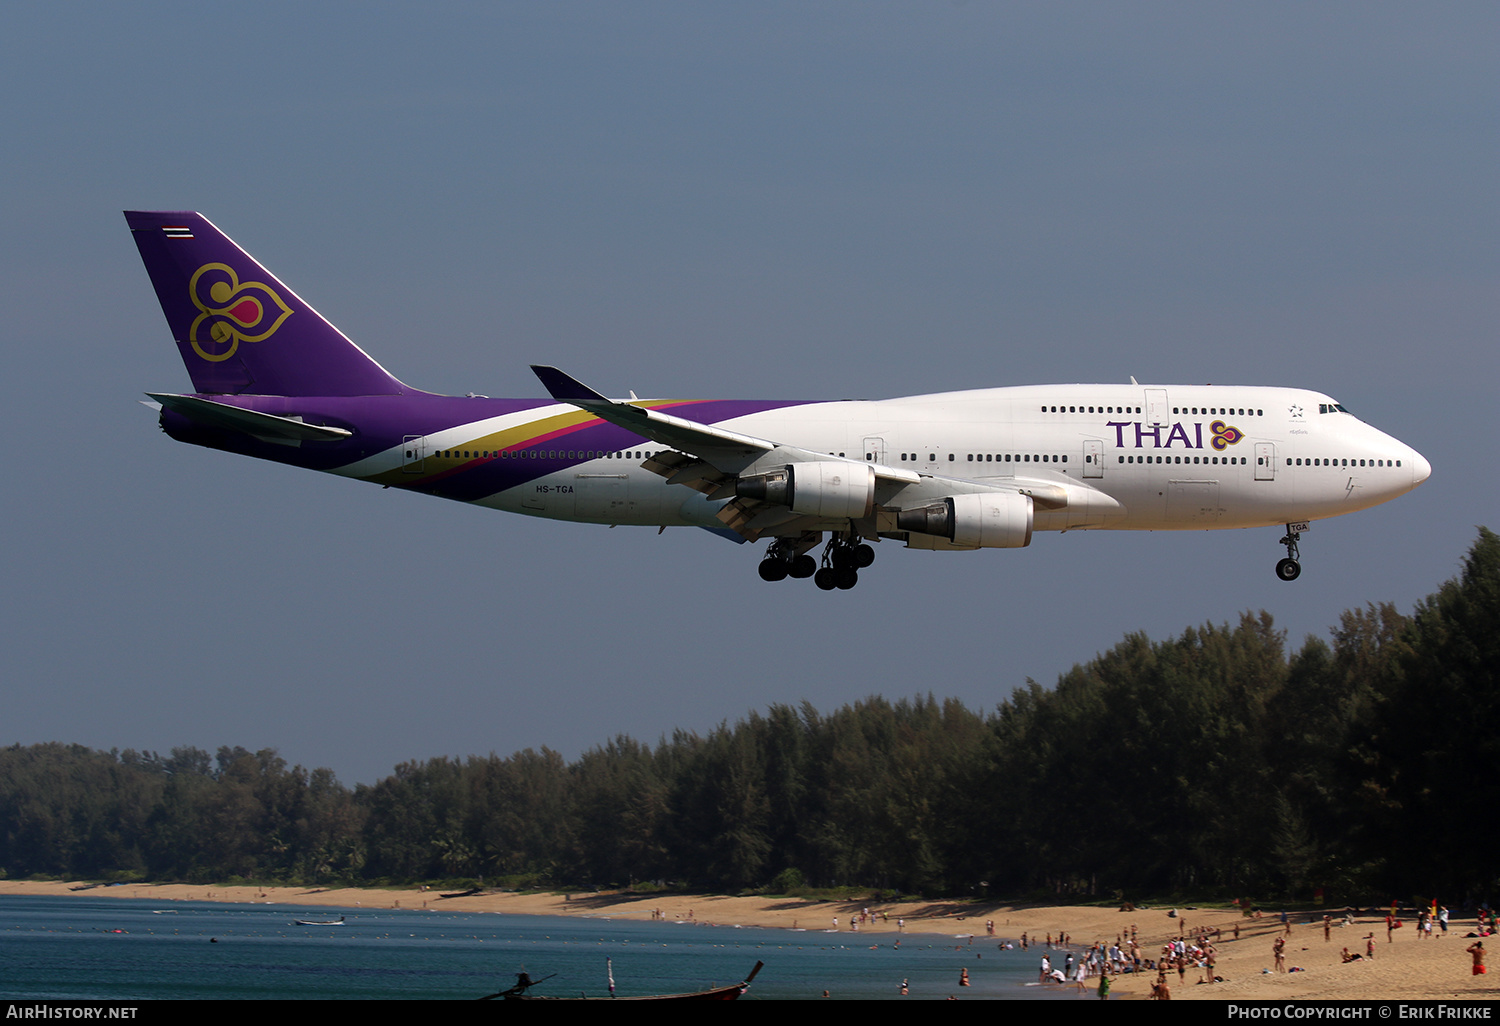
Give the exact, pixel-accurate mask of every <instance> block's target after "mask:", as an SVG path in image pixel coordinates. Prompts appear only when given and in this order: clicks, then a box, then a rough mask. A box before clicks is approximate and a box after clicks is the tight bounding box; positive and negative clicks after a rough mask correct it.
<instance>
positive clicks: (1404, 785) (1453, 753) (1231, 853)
mask: <svg viewBox="0 0 1500 1026" xmlns="http://www.w3.org/2000/svg"><path fill="white" fill-rule="evenodd" d="M1497 623H1500V538H1497V537H1496V536H1495V535H1494V534H1492V533H1491V532H1490V531H1488V530H1486V529H1481V530H1480V533H1479V538H1478V540H1477V541H1476V542H1475V544H1474V546H1473V548H1472V549H1471V550H1470V552H1469V554H1468V557H1467V559H1466V561H1465V565H1464V569H1463V571H1462V573H1461V574H1460V576H1459V577H1457V578H1456V579H1454V580H1452V581H1449V582H1448V583H1447V584H1445V585H1444V586H1443V588H1442V589H1441V590H1440V591H1439V592H1437V593H1436V594H1434V595H1432V596H1430V597H1429V598H1427V599H1426V600H1425V601H1424V602H1422V603H1421V604H1419V605H1418V607H1417V608H1416V609H1415V610H1414V611H1413V612H1412V613H1411V614H1410V615H1404V614H1402V613H1399V612H1397V611H1396V610H1395V609H1394V608H1393V607H1392V606H1390V605H1388V604H1381V605H1371V606H1368V607H1366V608H1364V609H1357V610H1350V611H1347V612H1345V613H1344V614H1343V615H1342V617H1341V618H1340V620H1339V624H1338V626H1337V627H1336V628H1335V629H1334V630H1333V631H1332V633H1331V636H1330V637H1329V638H1327V639H1323V638H1317V637H1309V638H1307V639H1306V640H1305V641H1304V642H1303V644H1302V645H1301V647H1300V648H1297V649H1295V650H1293V651H1290V652H1289V651H1288V647H1287V644H1286V638H1285V635H1284V633H1283V632H1281V631H1278V630H1277V629H1276V628H1275V627H1274V625H1273V623H1272V620H1271V617H1270V616H1269V615H1268V614H1265V613H1260V614H1258V615H1252V614H1245V615H1244V616H1242V617H1241V618H1240V620H1239V622H1238V623H1237V624H1233V625H1229V624H1222V625H1214V624H1208V625H1204V626H1202V627H1194V628H1190V629H1188V630H1186V631H1184V632H1183V633H1182V634H1181V635H1180V636H1178V637H1176V638H1172V639H1169V640H1166V641H1152V640H1151V639H1149V638H1147V637H1146V636H1145V635H1143V634H1132V635H1129V636H1127V637H1126V638H1124V639H1123V640H1122V641H1121V642H1120V643H1119V644H1118V645H1116V646H1115V647H1114V648H1112V649H1110V650H1109V651H1108V652H1106V653H1104V654H1103V655H1100V656H1099V657H1097V658H1096V659H1094V660H1092V661H1091V662H1089V663H1086V664H1083V665H1079V666H1075V667H1074V668H1073V669H1072V670H1071V671H1069V672H1068V673H1066V674H1064V675H1063V676H1062V677H1061V678H1060V679H1059V680H1058V682H1057V684H1056V686H1055V687H1052V688H1044V687H1041V686H1039V685H1038V684H1036V683H1034V682H1028V685H1027V686H1026V687H1024V688H1022V689H1019V690H1017V691H1016V692H1014V693H1013V694H1012V695H1011V697H1010V698H1009V699H1008V700H1006V701H1005V702H1003V703H1001V704H1000V705H999V706H998V707H997V708H996V709H995V710H993V711H991V712H988V713H984V714H981V713H979V712H975V711H972V710H970V709H968V708H966V707H965V706H964V705H962V704H961V703H960V702H958V701H956V700H951V699H950V700H944V701H939V700H937V699H935V698H933V697H931V696H927V697H916V698H912V699H906V700H900V701H896V702H891V701H887V700H886V699H883V698H870V699H867V700H865V701H862V702H857V703H855V704H853V705H849V706H845V707H844V708H842V709H839V710H836V711H834V712H831V713H821V712H819V711H818V710H817V709H815V708H814V707H813V706H811V705H810V704H807V703H804V704H803V705H801V706H800V707H793V706H788V705H773V706H771V707H770V708H769V709H767V710H766V711H765V712H764V713H759V712H752V713H750V714H749V715H748V717H746V718H745V719H743V720H740V721H739V722H736V723H734V724H732V725H731V724H728V723H726V724H723V725H721V726H719V727H718V728H716V729H715V730H712V731H710V732H708V733H707V735H699V734H696V733H689V732H685V731H677V732H675V733H674V734H672V735H671V736H670V737H663V738H662V739H661V740H660V741H658V742H657V743H656V744H655V745H650V744H644V743H642V742H639V741H637V740H634V739H632V738H629V737H626V736H620V737H616V738H615V739H613V740H611V741H608V742H607V743H605V744H603V745H601V746H598V747H595V748H592V749H590V750H589V751H587V752H585V753H584V754H583V755H582V756H580V757H579V758H578V759H577V760H575V761H572V762H569V761H567V760H565V759H563V758H562V757H561V756H560V755H558V754H557V753H556V752H553V751H550V750H548V749H546V748H543V749H542V750H541V751H534V750H531V749H527V750H525V751H521V752H517V753H515V754H512V755H509V756H506V757H500V756H497V755H493V754H492V755H490V756H488V757H482V758H481V757H469V758H467V759H454V758H448V757H440V758H435V759H429V760H427V761H423V762H406V763H402V764H400V765H398V766H397V767H396V768H395V771H394V772H393V773H392V774H391V775H390V776H388V777H386V778H384V779H383V780H380V781H379V782H378V783H375V784H374V785H370V786H366V785H358V786H356V787H354V788H353V789H352V790H351V789H349V788H348V787H345V786H344V785H343V784H341V783H339V781H338V780H337V779H336V778H335V776H334V774H333V773H332V772H331V771H329V770H326V769H317V770H312V771H308V770H306V769H304V768H303V767H301V766H294V767H290V768H289V767H288V766H287V764H286V761H285V760H284V759H282V758H281V757H280V756H278V755H277V754H276V752H275V751H273V750H264V751H259V752H249V751H246V750H245V749H243V748H230V747H224V748H220V749H219V750H218V752H217V754H216V755H214V756H210V755H209V754H208V753H207V752H204V751H202V750H199V749H196V748H176V749H173V750H172V752H171V754H170V755H168V756H161V755H158V754H156V753H154V752H136V751H131V750H127V751H123V752H121V751H111V752H101V751H95V750H91V749H88V748H85V747H83V746H79V745H63V744H40V745H31V746H21V745H15V746H12V747H9V748H4V749H0V872H4V873H5V874H6V875H9V876H13V877H18V876H30V875H46V876H56V877H65V878H87V879H111V878H112V879H134V880H189V881H196V882H206V881H226V880H233V879H243V880H257V881H263V882H292V883H299V884H329V883H335V882H342V883H356V884H357V883H376V882H411V881H433V880H448V881H464V880H472V881H477V880H481V879H482V880H485V881H487V882H489V883H492V884H506V885H510V886H553V887H572V888H580V887H588V886H600V887H607V886H640V885H643V884H648V883H649V884H653V885H662V884H665V885H669V886H684V887H692V888H704V889H713V890H729V891H739V890H746V889H771V890H775V891H778V892H784V891H787V890H794V889H796V888H798V887H800V886H815V887H838V886H847V887H864V888H873V889H883V890H889V891H895V892H901V893H908V894H928V895H937V894H957V893H962V894H975V893H986V892H987V893H990V894H1006V895H1016V894H1041V893H1046V894H1048V895H1052V896H1068V895H1078V896H1082V895H1095V896H1100V895H1102V896H1109V895H1111V894H1119V895H1123V896H1130V895H1143V894H1156V895H1160V894H1166V893H1185V894H1218V893H1222V894H1224V895H1226V896H1240V895H1257V896H1276V897H1283V896H1285V897H1297V898H1307V897H1311V896H1313V894H1314V893H1316V892H1319V891H1322V892H1323V893H1324V894H1325V895H1326V896H1327V897H1328V899H1329V900H1330V901H1337V902H1344V901H1350V900H1358V899H1359V898H1361V897H1366V896H1368V897H1372V898H1373V897H1379V898H1381V899H1383V900H1384V899H1389V898H1390V897H1392V896H1401V897H1406V896H1410V895H1417V894H1421V895H1432V894H1440V895H1443V896H1444V897H1445V899H1446V900H1447V901H1448V902H1449V903H1450V904H1451V903H1454V902H1457V901H1462V900H1464V899H1466V898H1469V899H1476V900H1477V899H1481V898H1489V897H1491V896H1492V895H1493V890H1494V888H1495V886H1496V884H1497V883H1500V879H1497V877H1500V870H1497V869H1496V867H1495V865H1494V862H1493V860H1492V859H1489V858H1487V854H1488V849H1489V847H1490V842H1491V840H1492V839H1493V837H1494V828H1493V827H1492V826H1491V824H1490V822H1489V819H1490V816H1491V815H1492V810H1493V809H1494V808H1495V807H1496V801H1495V799H1496V797H1497V784H1496V780H1495V776H1494V773H1493V768H1494V766H1495V756H1496V754H1497V753H1496V748H1497V742H1496V741H1495V738H1494V729H1495V724H1496V722H1497V719H1496V713H1497V712H1500V708H1497V696H1500V691H1497V688H1496V681H1495V667H1496V666H1497V665H1500V651H1497V645H1500V640H1497V639H1500V633H1497V631H1496V630H1495V625H1496V624H1497Z"/></svg>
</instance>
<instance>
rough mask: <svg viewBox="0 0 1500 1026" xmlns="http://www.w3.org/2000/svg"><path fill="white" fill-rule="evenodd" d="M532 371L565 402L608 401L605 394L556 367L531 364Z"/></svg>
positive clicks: (545, 386) (558, 398)
mask: <svg viewBox="0 0 1500 1026" xmlns="http://www.w3.org/2000/svg"><path fill="white" fill-rule="evenodd" d="M531 371H532V373H533V374H535V375H536V376H537V377H538V378H540V379H541V381H542V386H543V387H544V388H546V389H547V391H548V392H550V393H551V394H552V398H554V399H556V400H557V401H558V402H564V403H578V402H584V403H607V402H609V400H608V399H606V398H605V397H604V396H602V395H600V394H599V393H598V392H595V391H594V390H593V389H592V388H590V387H589V386H587V385H585V384H584V383H583V382H581V381H579V380H578V379H577V378H574V377H572V376H570V375H568V374H564V373H563V372H562V371H560V370H558V369H557V368H556V367H542V366H538V365H537V364H532V365H531Z"/></svg>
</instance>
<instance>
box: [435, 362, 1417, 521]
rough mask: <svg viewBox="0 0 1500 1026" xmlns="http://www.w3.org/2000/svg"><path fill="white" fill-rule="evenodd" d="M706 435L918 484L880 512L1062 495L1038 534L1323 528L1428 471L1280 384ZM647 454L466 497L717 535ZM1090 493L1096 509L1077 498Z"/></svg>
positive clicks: (822, 420)
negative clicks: (969, 494) (874, 468)
mask: <svg viewBox="0 0 1500 1026" xmlns="http://www.w3.org/2000/svg"><path fill="white" fill-rule="evenodd" d="M567 409H568V407H567V406H566V405H562V404H560V405H558V406H556V407H544V408H541V409H537V410H533V411H530V412H529V414H528V416H529V417H531V418H535V419H537V420H541V419H543V418H546V417H548V416H555V415H556V414H557V413H558V412H559V411H565V410H567ZM715 426H716V427H719V428H724V429H728V430H732V431H736V432H743V433H745V434H748V435H755V436H759V437H764V438H772V439H776V440H778V441H780V442H783V443H786V444H792V445H797V446H800V447H802V448H804V449H809V450H814V451H817V452H825V453H828V454H830V455H832V456H835V457H841V458H845V459H851V460H861V461H864V462H868V463H871V464H875V465H880V466H885V467H891V468H896V469H897V470H900V471H910V472H913V473H914V474H915V475H916V476H917V477H918V478H919V479H920V480H919V481H918V482H917V483H914V484H911V485H908V486H907V487H905V488H903V489H901V490H900V493H899V495H897V496H896V497H895V499H894V502H893V504H895V505H901V506H911V505H916V504H918V503H920V502H922V501H924V500H926V499H929V498H932V497H935V496H939V495H944V494H952V493H953V492H954V491H955V490H959V491H961V490H963V483H964V482H969V483H972V484H975V485H980V486H992V485H1006V484H1009V483H1011V482H1014V481H1020V482H1036V483H1041V484H1046V483H1047V482H1055V483H1056V484H1057V485H1059V486H1061V487H1063V488H1064V489H1068V488H1071V489H1073V491H1072V492H1071V494H1072V495H1073V496H1075V498H1074V499H1073V501H1069V502H1067V503H1066V504H1064V505H1063V506H1062V508H1044V506H1043V505H1042V504H1039V505H1038V508H1037V510H1036V514H1035V528H1036V529H1037V530H1044V531H1047V530H1054V531H1055V530H1069V529H1111V530H1205V529H1215V528H1232V527H1260V526H1268V525H1276V524H1286V523H1292V522H1297V521H1307V520H1314V519H1322V518H1327V517H1332V516H1337V515H1339V514H1342V513H1350V512H1354V511H1355V510H1360V509H1365V508H1367V507H1370V506H1373V505H1376V504H1378V503H1381V502H1385V501H1387V500H1389V499H1392V498H1395V497H1396V496H1398V495H1401V494H1404V493H1405V492H1408V491H1410V490H1411V489H1413V488H1415V487H1416V486H1417V485H1418V484H1420V483H1421V482H1422V481H1424V480H1425V479H1426V478H1427V476H1428V474H1429V473H1430V472H1431V468H1430V466H1429V464H1428V463H1427V461H1426V460H1425V459H1424V458H1423V457H1422V456H1421V455H1420V454H1419V453H1417V452H1416V450H1414V449H1412V448H1411V447H1410V446H1408V445H1406V444H1405V443H1403V442H1401V441H1399V440H1398V439H1395V438H1392V437H1391V436H1390V435H1387V434H1385V433H1383V432H1381V431H1379V430H1377V429H1375V428H1373V427H1371V426H1369V425H1368V424H1365V423H1363V422H1362V421H1360V420H1358V419H1357V418H1356V417H1354V416H1353V415H1351V414H1349V413H1346V412H1343V411H1342V410H1341V409H1340V408H1339V407H1338V405H1337V404H1336V403H1335V401H1334V400H1333V399H1332V398H1330V397H1329V396H1326V395H1323V394H1320V393H1317V392H1311V391H1306V390H1303V389H1293V388H1267V387H1261V386H1223V385H1218V386H1210V385H1196V386H1194V385H1173V386H1143V385H1133V384H1132V385H1097V384H1094V385H1088V384H1079V385H1028V386H1019V387H1010V388H991V389H979V390H974V391H966V392H945V393H937V394H933V395H921V396H909V397H905V398H900V399H887V400H878V401H845V402H829V403H810V404H805V405H795V406H790V407H785V408H782V409H776V410H771V411H767V412H763V413H755V414H751V415H748V416H743V417H738V418H735V419H732V420H726V421H722V422H718V423H717V424H715ZM456 430H459V431H461V430H462V429H456ZM659 448H660V446H658V445H657V444H656V443H653V442H649V441H642V442H641V443H640V444H639V445H637V446H631V447H626V448H624V449H620V450H617V451H611V452H607V453H600V454H599V455H598V457H597V458H593V459H588V460H586V461H584V462H581V463H578V464H576V465H573V466H570V467H568V468H567V469H566V470H564V471H559V472H557V473H553V474H548V475H546V476H545V477H543V478H539V479H537V480H534V481H530V482H528V483H527V484H526V485H524V486H522V487H516V488H510V489H507V490H505V491H502V492H498V493H496V494H493V495H490V496H488V497H485V498H483V499H480V500H477V501H479V502H480V503H481V504H483V505H486V506H491V507H494V508H498V509H505V510H509V511H512V512H517V513H527V514H531V515H536V516H545V517H552V518H556V519H563V520H579V521H586V522H596V523H612V524H614V523H619V524H649V525H663V526H678V525H700V526H716V521H715V520H714V514H715V513H716V512H717V511H718V509H719V507H720V506H721V505H722V501H719V502H714V501H710V500H708V499H706V498H705V497H704V496H703V495H700V494H699V493H697V492H694V491H691V490H689V489H687V488H684V487H682V486H680V485H674V484H670V483H668V482H667V481H666V480H664V479H663V478H662V477H660V476H657V475H656V474H654V473H651V472H649V471H647V470H644V469H642V468H641V466H640V462H641V459H642V458H644V457H645V456H646V455H648V454H649V453H650V452H651V451H655V450H656V449H659ZM570 455H571V454H570ZM579 455H580V456H582V455H584V454H582V453H580V454H579ZM1089 493H1094V494H1095V498H1096V499H1098V496H1100V495H1102V496H1106V497H1107V499H1098V501H1094V502H1090V501H1088V498H1087V496H1088V495H1089ZM1079 495H1083V496H1084V498H1083V499H1082V500H1080V499H1078V498H1076V497H1077V496H1079ZM1109 500H1113V501H1112V502H1110V501H1109Z"/></svg>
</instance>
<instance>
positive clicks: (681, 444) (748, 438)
mask: <svg viewBox="0 0 1500 1026" xmlns="http://www.w3.org/2000/svg"><path fill="white" fill-rule="evenodd" d="M531 369H532V371H533V372H535V374H536V376H537V377H538V378H540V379H541V382H542V384H543V385H545V386H546V388H547V391H548V392H550V393H551V394H552V398H554V399H556V400H557V401H559V402H564V403H572V404H573V405H574V406H577V407H579V408H580V409H584V410H587V411H588V412H590V413H592V414H593V415H594V416H596V417H598V418H599V419H600V420H607V421H609V422H610V423H611V424H615V425H618V426H619V427H623V428H627V429H629V430H631V431H634V432H636V433H637V434H639V435H642V436H644V437H646V438H649V439H651V440H652V441H653V442H660V443H661V444H662V445H669V446H671V447H672V448H673V449H677V450H680V451H681V452H684V453H688V454H689V455H692V456H696V457H698V458H699V459H700V460H704V461H706V462H707V463H709V464H711V465H712V466H713V468H714V469H715V470H717V471H719V472H720V473H721V474H724V475H726V476H730V475H734V474H738V473H739V472H740V471H742V470H744V469H745V468H747V467H749V466H751V465H752V464H754V463H756V462H758V461H760V460H762V459H764V458H766V457H768V456H774V458H775V459H776V460H778V461H782V462H786V463H805V462H813V461H816V462H820V463H823V462H828V461H829V460H835V461H842V462H847V463H851V464H856V465H858V466H862V467H864V466H872V465H871V464H868V463H865V462H864V461H863V460H850V459H847V458H842V457H838V456H830V455H828V454H827V453H823V452H813V451H812V450H811V449H803V448H799V447H798V446H794V445H784V444H782V443H779V442H774V441H771V440H770V439H766V438H756V437H755V436H753V435H746V434H741V433H740V432H738V431H728V430H726V429H724V428H720V427H715V426H713V425H712V424H703V423H700V422H699V421H695V420H687V419H686V418H683V417H674V416H672V415H671V414H669V413H662V412H661V411H660V410H653V409H649V408H647V407H644V406H637V405H635V404H634V403H625V402H618V401H616V400H613V399H608V398H605V397H604V396H603V395H601V394H599V393H598V392H596V391H594V390H593V389H592V388H589V387H588V386H587V385H585V384H583V383H582V382H581V381H579V380H577V379H576V378H574V377H572V376H570V375H568V374H566V373H564V372H563V371H560V370H558V369H557V368H556V367H541V366H536V365H533V366H532V368H531ZM873 469H874V471H875V476H876V477H877V478H880V479H884V480H887V481H892V482H899V483H902V484H915V483H916V482H917V481H918V480H919V478H918V476H917V474H915V473H914V472H912V471H910V470H903V469H901V468H899V467H887V466H883V465H880V464H874V465H873ZM675 483H686V482H684V481H678V482H675Z"/></svg>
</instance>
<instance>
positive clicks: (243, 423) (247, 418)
mask: <svg viewBox="0 0 1500 1026" xmlns="http://www.w3.org/2000/svg"><path fill="white" fill-rule="evenodd" d="M146 394H147V395H149V396H150V397H151V398H152V399H155V400H156V401H157V402H159V403H161V405H162V406H163V407H164V408H166V409H168V410H171V411H172V412H173V413H180V414H182V416H184V417H186V418H188V419H189V420H192V421H196V422H197V423H199V424H203V425H205V426H206V427H214V428H220V429H222V430H227V431H238V432H240V433H242V434H246V435H253V436H254V437H256V438H259V439H263V440H265V441H268V442H277V443H280V444H286V445H298V444H300V443H302V442H337V441H339V440H340V439H344V438H348V437H349V436H350V435H352V434H353V432H352V431H346V430H344V429H343V428H336V427H326V426H324V425H321V424H304V423H303V422H302V421H300V420H295V419H293V418H291V417H277V416H275V415H274V414H270V413H257V412H256V411H254V410H245V409H241V408H240V407H238V406H230V405H228V404H227V403H216V402H214V401H213V400H211V399H199V398H198V397H197V396H191V395H172V394H171V393H167V392H147V393H146Z"/></svg>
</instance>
